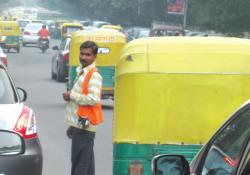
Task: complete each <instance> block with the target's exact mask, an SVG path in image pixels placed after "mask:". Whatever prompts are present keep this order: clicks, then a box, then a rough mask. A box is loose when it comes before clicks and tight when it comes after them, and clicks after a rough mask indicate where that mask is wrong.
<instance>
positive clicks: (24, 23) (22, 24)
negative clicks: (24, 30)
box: [18, 21, 29, 27]
mask: <svg viewBox="0 0 250 175" xmlns="http://www.w3.org/2000/svg"><path fill="white" fill-rule="evenodd" d="M18 23H19V25H20V27H25V26H26V25H27V24H29V21H18Z"/></svg>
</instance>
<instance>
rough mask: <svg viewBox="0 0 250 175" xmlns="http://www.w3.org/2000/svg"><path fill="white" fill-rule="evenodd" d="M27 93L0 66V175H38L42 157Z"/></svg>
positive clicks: (40, 170)
mask: <svg viewBox="0 0 250 175" xmlns="http://www.w3.org/2000/svg"><path fill="white" fill-rule="evenodd" d="M26 98H27V93H26V92H25V90H23V89H22V88H18V87H15V86H14V83H13V81H12V80H11V77H10V76H9V74H8V71H7V69H6V68H5V66H3V64H2V63H1V62H0V175H15V174H18V175H41V174H42V165H43V156H42V149H41V145H40V141H39V138H38V135H37V129H36V119H35V114H34V112H33V110H32V109H31V108H29V107H27V106H26V105H25V103H24V101H25V100H26Z"/></svg>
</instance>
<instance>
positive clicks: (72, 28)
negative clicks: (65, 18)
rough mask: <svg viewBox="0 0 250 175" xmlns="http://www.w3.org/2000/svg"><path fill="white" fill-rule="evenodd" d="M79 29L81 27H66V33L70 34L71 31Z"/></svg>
mask: <svg viewBox="0 0 250 175" xmlns="http://www.w3.org/2000/svg"><path fill="white" fill-rule="evenodd" d="M81 29H82V28H81V27H67V29H66V30H67V31H66V33H67V34H71V33H73V32H76V31H78V30H81Z"/></svg>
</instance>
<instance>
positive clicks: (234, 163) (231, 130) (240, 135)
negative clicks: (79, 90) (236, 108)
mask: <svg viewBox="0 0 250 175" xmlns="http://www.w3.org/2000/svg"><path fill="white" fill-rule="evenodd" d="M249 126H250V110H249V109H248V110H245V111H243V112H242V113H240V114H239V116H238V117H237V118H235V119H234V120H233V121H232V122H230V124H229V125H228V126H227V127H226V128H225V129H224V130H223V131H222V132H221V133H220V134H219V135H217V137H216V139H215V140H214V142H213V144H212V145H211V147H210V149H209V151H208V153H207V156H206V159H205V161H204V162H205V163H204V165H203V168H202V175H211V174H213V175H218V174H224V175H227V174H230V175H233V174H235V171H236V169H237V167H238V164H239V161H240V157H241V154H242V152H243V149H244V147H245V144H246V142H247V141H248V140H249V135H250V127H249Z"/></svg>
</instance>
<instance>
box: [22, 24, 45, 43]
mask: <svg viewBox="0 0 250 175" xmlns="http://www.w3.org/2000/svg"><path fill="white" fill-rule="evenodd" d="M42 26H43V24H42V23H30V24H27V25H26V27H25V29H24V31H23V46H26V45H27V44H38V39H39V35H38V32H39V30H40V29H41V28H42Z"/></svg>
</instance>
